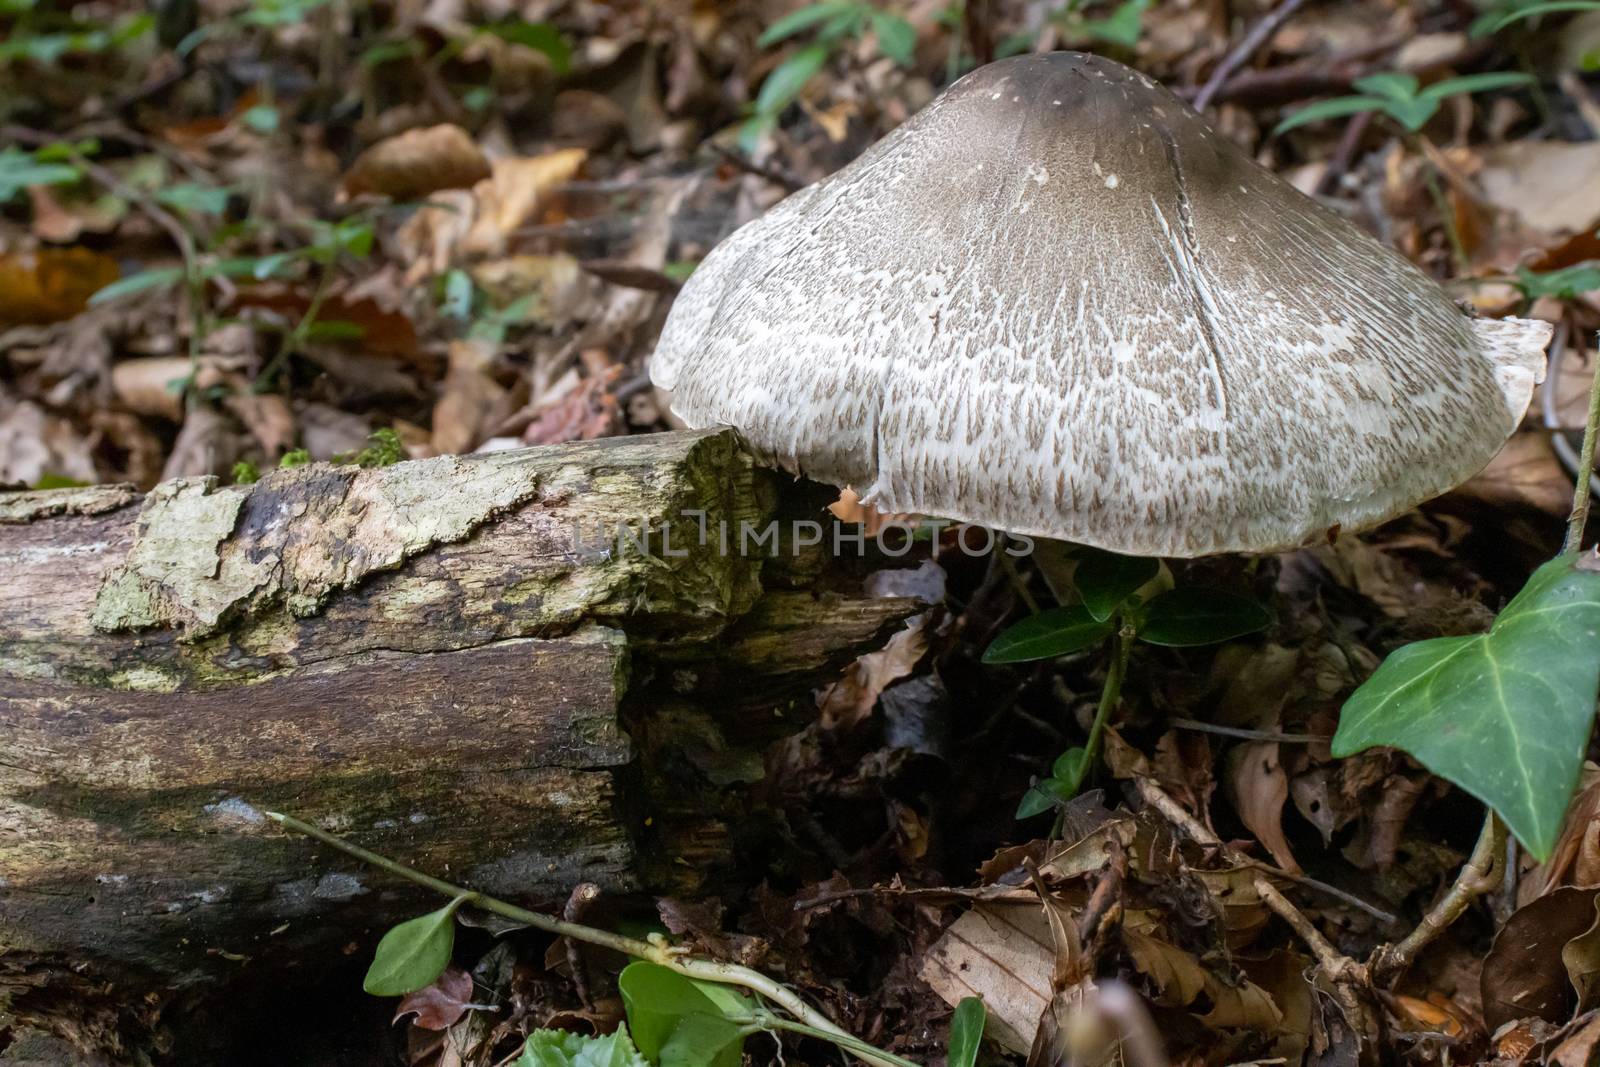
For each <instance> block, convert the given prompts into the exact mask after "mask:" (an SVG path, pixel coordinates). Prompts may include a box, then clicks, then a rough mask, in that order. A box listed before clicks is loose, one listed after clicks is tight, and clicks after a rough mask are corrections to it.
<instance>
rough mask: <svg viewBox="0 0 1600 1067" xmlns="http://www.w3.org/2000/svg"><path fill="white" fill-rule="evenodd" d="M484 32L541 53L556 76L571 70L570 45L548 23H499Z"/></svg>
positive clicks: (558, 31)
mask: <svg viewBox="0 0 1600 1067" xmlns="http://www.w3.org/2000/svg"><path fill="white" fill-rule="evenodd" d="M484 32H485V33H492V34H494V36H496V37H498V38H500V39H501V40H502V41H509V42H511V43H512V44H520V45H522V46H523V47H524V48H531V49H533V50H534V51H535V52H540V53H543V55H544V57H545V58H546V59H548V60H549V61H550V66H551V68H552V69H553V70H554V71H555V72H556V73H557V74H565V73H566V72H567V71H568V70H570V69H571V68H572V45H570V44H568V43H567V39H566V38H565V37H563V36H562V34H561V31H560V30H558V29H556V28H555V27H554V26H552V25H551V24H550V23H548V22H523V21H521V20H515V21H510V22H499V23H495V24H494V25H492V26H486V27H485V28H484Z"/></svg>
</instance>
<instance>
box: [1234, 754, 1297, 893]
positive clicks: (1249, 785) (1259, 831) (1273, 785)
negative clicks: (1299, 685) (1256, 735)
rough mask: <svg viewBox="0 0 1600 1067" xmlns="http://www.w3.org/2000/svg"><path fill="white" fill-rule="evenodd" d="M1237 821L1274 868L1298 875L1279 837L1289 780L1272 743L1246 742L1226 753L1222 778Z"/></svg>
mask: <svg viewBox="0 0 1600 1067" xmlns="http://www.w3.org/2000/svg"><path fill="white" fill-rule="evenodd" d="M1224 781H1225V783H1226V784H1227V787H1228V793H1229V796H1230V798H1231V799H1232V800H1233V806H1234V807H1235V808H1236V809H1237V810H1238V812H1239V818H1240V819H1242V820H1243V821H1244V824H1245V825H1246V826H1248V827H1249V828H1250V832H1251V833H1253V834H1255V835H1256V840H1258V841H1260V842H1261V843H1262V844H1263V845H1265V846H1266V848H1267V851H1268V852H1270V853H1272V858H1273V859H1274V860H1276V861H1277V863H1278V866H1280V867H1282V868H1283V869H1284V870H1286V871H1290V872H1292V873H1299V871H1300V865H1299V864H1298V863H1297V862H1295V858H1294V852H1293V851H1291V850H1290V848H1289V841H1288V839H1287V838H1286V837H1284V836H1283V805H1284V802H1285V801H1287V800H1288V799H1289V777H1288V775H1286V774H1284V772H1283V765H1282V764H1281V763H1280V762H1279V761H1278V743H1277V742H1276V741H1249V742H1246V743H1244V744H1242V745H1239V746H1237V747H1236V748H1234V749H1233V750H1232V751H1231V752H1229V753H1228V770H1227V773H1226V774H1225V775H1224Z"/></svg>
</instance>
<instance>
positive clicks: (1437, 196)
mask: <svg viewBox="0 0 1600 1067" xmlns="http://www.w3.org/2000/svg"><path fill="white" fill-rule="evenodd" d="M1422 184H1423V185H1425V186H1427V187H1428V195H1429V196H1430V197H1432V199H1433V206H1434V207H1435V208H1437V209H1438V211H1439V222H1440V224H1441V225H1443V226H1444V235H1445V237H1446V238H1448V239H1449V241H1450V252H1451V255H1453V256H1454V257H1455V261H1456V270H1457V271H1458V272H1460V273H1463V274H1465V273H1466V271H1467V269H1468V268H1469V267H1470V266H1471V261H1470V260H1469V259H1468V258H1467V249H1466V246H1465V245H1463V244H1462V243H1461V234H1460V233H1458V232H1457V231H1456V215H1455V212H1454V211H1453V210H1451V208H1450V201H1449V200H1448V199H1447V198H1446V197H1445V195H1444V190H1443V189H1441V188H1439V178H1438V176H1437V175H1436V174H1434V172H1433V164H1432V163H1430V162H1428V160H1427V158H1426V157H1424V158H1423V161H1422Z"/></svg>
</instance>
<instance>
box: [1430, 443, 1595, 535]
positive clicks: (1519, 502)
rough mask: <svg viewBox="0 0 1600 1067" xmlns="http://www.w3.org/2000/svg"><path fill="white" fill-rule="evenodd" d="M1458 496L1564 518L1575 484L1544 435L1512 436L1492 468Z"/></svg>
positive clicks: (1485, 471) (1459, 490)
mask: <svg viewBox="0 0 1600 1067" xmlns="http://www.w3.org/2000/svg"><path fill="white" fill-rule="evenodd" d="M1456 492H1458V493H1465V494H1466V495H1468V496H1472V497H1476V498H1478V499H1479V500H1483V501H1486V502H1487V503H1490V504H1494V505H1497V506H1500V507H1506V506H1520V507H1530V508H1536V509H1538V510H1539V511H1543V512H1546V513H1547V514H1550V515H1565V514H1566V513H1567V508H1568V507H1569V506H1570V505H1571V504H1572V482H1571V480H1569V479H1568V478H1567V473H1566V471H1565V470H1563V469H1562V467H1561V463H1560V461H1558V460H1557V459H1556V454H1555V450H1554V449H1552V448H1551V447H1550V437H1549V435H1548V434H1546V433H1544V432H1542V431H1541V432H1532V431H1529V432H1524V433H1518V434H1513V435H1512V437H1511V439H1510V440H1508V441H1507V442H1506V443H1505V447H1504V448H1502V449H1500V451H1499V452H1497V453H1495V457H1494V459H1492V460H1490V461H1489V465H1488V466H1487V467H1485V468H1484V469H1483V470H1482V471H1480V472H1479V473H1478V474H1477V475H1476V476H1475V477H1473V478H1472V479H1471V480H1470V481H1468V482H1467V483H1466V484H1465V485H1462V486H1461V487H1460V488H1459V489H1457V490H1456Z"/></svg>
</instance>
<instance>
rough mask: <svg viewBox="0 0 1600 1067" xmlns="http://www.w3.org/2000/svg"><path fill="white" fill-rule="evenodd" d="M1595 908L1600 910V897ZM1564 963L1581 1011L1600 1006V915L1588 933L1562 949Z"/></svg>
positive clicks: (1562, 961) (1574, 939)
mask: <svg viewBox="0 0 1600 1067" xmlns="http://www.w3.org/2000/svg"><path fill="white" fill-rule="evenodd" d="M1594 907H1595V908H1596V910H1597V911H1600V895H1596V897H1595V902H1594ZM1561 964H1562V966H1563V967H1565V968H1566V969H1567V980H1568V981H1570V982H1571V983H1572V988H1573V991H1574V992H1576V993H1577V994H1578V1011H1580V1012H1584V1011H1592V1010H1594V1009H1595V1008H1596V1007H1600V916H1597V917H1596V919H1595V921H1594V922H1592V923H1590V924H1589V928H1588V929H1587V930H1585V931H1584V932H1583V933H1581V934H1579V935H1578V936H1577V937H1575V938H1573V939H1572V940H1571V941H1568V942H1567V943H1566V944H1565V945H1563V946H1561Z"/></svg>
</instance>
